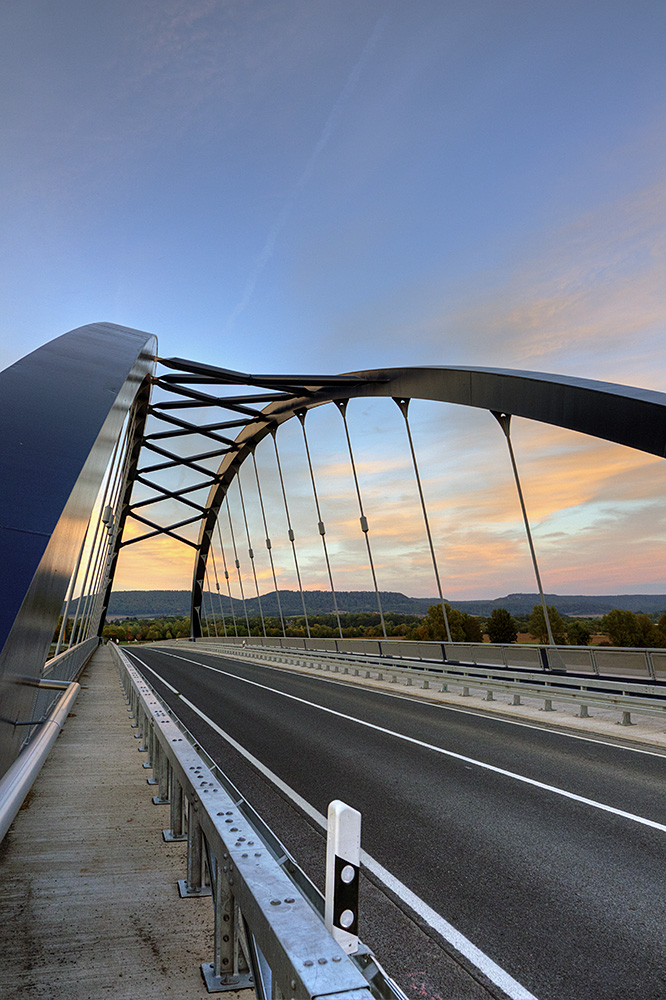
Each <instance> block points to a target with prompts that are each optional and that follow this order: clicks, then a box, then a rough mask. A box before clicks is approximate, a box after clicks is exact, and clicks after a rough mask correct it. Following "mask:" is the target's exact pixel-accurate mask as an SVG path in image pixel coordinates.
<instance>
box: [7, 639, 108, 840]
mask: <svg viewBox="0 0 666 1000" xmlns="http://www.w3.org/2000/svg"><path fill="white" fill-rule="evenodd" d="M98 645H99V639H97V638H94V639H88V640H87V641H86V642H82V643H81V644H80V645H78V646H73V647H72V649H68V650H66V651H65V652H64V653H61V654H60V655H59V656H56V657H54V658H53V659H52V660H48V661H47V663H46V664H45V666H44V670H43V673H42V677H41V679H40V680H37V681H35V680H32V679H25V680H21V678H17V683H24V684H27V685H29V686H30V687H34V688H36V689H37V697H36V698H35V704H34V708H33V716H34V718H33V719H32V720H31V721H30V722H28V723H27V724H26V725H27V727H28V733H27V734H26V738H25V740H24V741H23V747H22V749H21V752H20V753H19V755H18V757H17V758H16V760H15V761H14V763H13V764H11V766H10V767H9V768H8V770H7V771H6V772H5V774H4V775H3V776H2V779H1V780H0V841H1V840H2V839H3V837H4V836H5V834H6V833H7V831H8V830H9V827H10V826H11V825H12V823H13V822H14V819H15V817H16V814H17V813H18V811H19V809H20V808H21V805H22V804H23V801H24V799H25V797H26V795H27V794H28V792H29V791H30V789H31V788H32V786H33V784H34V781H35V779H36V777H37V775H38V774H39V772H40V770H41V767H42V765H43V763H44V761H45V760H46V758H47V756H48V753H49V750H50V749H51V747H52V746H53V744H54V743H55V741H56V738H57V737H58V735H59V734H60V732H61V730H62V727H63V726H64V724H65V720H66V718H67V716H68V715H69V712H70V710H71V707H72V705H73V704H74V702H75V701H76V697H77V695H78V693H79V691H80V690H81V687H80V685H79V684H77V683H76V681H75V680H74V678H77V677H78V676H79V675H80V673H81V671H82V670H83V668H84V667H85V665H86V663H87V662H88V660H89V659H90V657H91V656H92V654H93V653H94V651H95V649H96V648H97V646H98Z"/></svg>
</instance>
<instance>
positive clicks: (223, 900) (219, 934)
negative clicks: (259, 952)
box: [201, 858, 254, 993]
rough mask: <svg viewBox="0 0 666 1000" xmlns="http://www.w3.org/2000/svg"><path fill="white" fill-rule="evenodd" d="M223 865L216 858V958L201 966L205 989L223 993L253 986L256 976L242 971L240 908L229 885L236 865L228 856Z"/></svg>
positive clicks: (214, 955)
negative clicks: (239, 933)
mask: <svg viewBox="0 0 666 1000" xmlns="http://www.w3.org/2000/svg"><path fill="white" fill-rule="evenodd" d="M225 860H226V864H224V865H222V866H221V865H220V863H219V861H217V859H216V861H215V880H214V882H215V891H214V895H213V904H214V909H215V931H214V935H213V948H214V951H213V961H212V962H204V963H203V965H202V966H201V971H202V973H203V977H204V981H205V983H206V989H207V990H208V992H209V993H221V992H223V991H224V990H231V989H234V990H240V989H248V988H249V989H251V988H252V987H253V985H254V980H253V977H252V976H251V975H250V973H249V971H247V968H246V969H244V970H241V965H245V966H247V963H246V962H243V961H242V959H243V954H242V951H241V948H240V942H239V935H238V930H239V927H238V925H239V923H240V920H241V919H242V918H241V915H240V911H239V910H238V906H237V905H236V903H235V901H234V897H233V893H232V890H231V888H230V886H231V885H232V884H233V874H232V873H233V865H232V864H231V862H230V861H229V860H228V858H227V859H225Z"/></svg>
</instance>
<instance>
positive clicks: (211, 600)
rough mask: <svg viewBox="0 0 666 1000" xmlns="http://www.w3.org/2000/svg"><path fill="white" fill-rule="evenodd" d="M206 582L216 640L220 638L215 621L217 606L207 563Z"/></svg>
mask: <svg viewBox="0 0 666 1000" xmlns="http://www.w3.org/2000/svg"><path fill="white" fill-rule="evenodd" d="M204 580H205V582H206V586H207V587H208V603H209V604H210V613H211V615H212V616H213V630H214V632H215V638H216V639H219V636H218V634H217V622H216V621H215V606H214V604H213V594H212V591H211V589H210V577H209V576H208V563H206V565H205V566H204ZM201 603H202V604H203V594H202V595H201ZM205 614H206V612H205V610H204V615H205ZM206 620H208V619H206ZM208 637H209V638H210V625H209V626H208Z"/></svg>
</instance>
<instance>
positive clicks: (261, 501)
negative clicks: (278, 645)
mask: <svg viewBox="0 0 666 1000" xmlns="http://www.w3.org/2000/svg"><path fill="white" fill-rule="evenodd" d="M254 451H255V450H254V448H253V449H252V464H253V465H254V478H255V479H256V480H257V492H258V494H259V504H260V506H261V516H262V518H263V522H264V531H265V532H266V549H267V550H268V558H269V560H270V564H271V573H272V574H273V586H274V587H275V598H276V600H277V606H278V614H279V615H280V624H281V626H282V635H283V636H285V637H286V635H287V632H286V630H285V627H284V615H283V614H282V602H281V601H280V592H279V590H278V585H277V577H276V575H275V563H274V562H273V546H272V545H271V540H270V537H269V534H268V524H267V522H266V510H265V508H264V498H263V496H262V493H261V483H260V482H259V469H258V468H257V458H256V455H255V453H254Z"/></svg>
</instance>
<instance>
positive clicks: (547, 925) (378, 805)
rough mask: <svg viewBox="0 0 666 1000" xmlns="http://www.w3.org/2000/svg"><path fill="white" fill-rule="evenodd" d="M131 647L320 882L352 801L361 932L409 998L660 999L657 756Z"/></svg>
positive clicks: (665, 837) (663, 918)
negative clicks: (333, 817)
mask: <svg viewBox="0 0 666 1000" xmlns="http://www.w3.org/2000/svg"><path fill="white" fill-rule="evenodd" d="M132 659H133V661H134V662H135V665H136V666H138V667H140V669H142V672H143V673H144V675H145V677H146V679H147V680H148V681H149V682H150V683H151V684H152V685H153V686H154V687H155V688H156V690H157V691H158V693H159V694H161V695H162V696H163V697H164V698H165V699H166V701H167V702H169V703H170V704H171V705H172V706H173V707H174V709H175V711H176V713H177V714H178V715H179V716H180V717H181V718H182V720H183V722H184V723H185V724H186V725H187V726H188V728H189V729H190V730H191V731H192V732H193V733H194V734H195V736H196V737H197V739H199V740H200V742H201V743H202V745H203V746H204V747H205V748H206V749H207V750H208V752H209V753H210V754H211V756H213V757H214V759H215V760H216V761H217V762H218V763H219V764H220V765H221V767H222V769H223V770H224V771H225V772H226V773H227V774H228V776H229V777H230V778H231V780H232V781H234V782H235V784H236V785H237V786H238V787H239V789H240V791H241V792H242V793H243V794H244V795H245V797H246V798H247V799H248V800H249V801H250V802H251V803H252V804H253V805H254V806H255V808H256V809H257V810H258V811H259V813H260V814H261V815H262V816H263V818H264V819H265V820H266V821H267V822H268V823H269V825H270V826H272V828H273V829H274V831H275V832H276V833H277V835H278V836H279V837H280V838H281V840H282V841H283V843H284V844H285V846H286V847H287V849H288V850H289V851H290V853H292V854H293V855H294V857H295V858H296V860H297V862H298V863H299V864H300V865H301V866H302V867H303V868H304V869H305V870H306V872H307V873H308V874H309V875H310V877H311V878H313V880H314V881H315V882H316V883H317V884H318V885H319V887H320V888H323V871H324V832H323V830H322V827H321V819H320V817H321V815H322V814H323V815H324V816H325V815H326V811H327V807H328V803H329V802H330V801H331V800H332V799H336V798H339V799H342V800H344V801H345V802H348V803H349V804H350V805H352V806H354V807H355V808H356V809H358V810H360V812H361V813H362V816H363V828H362V847H363V849H364V852H365V854H364V865H363V872H364V876H365V877H364V880H363V883H362V886H361V912H360V934H361V937H362V938H363V939H364V940H365V941H366V943H368V944H369V945H370V946H371V947H372V948H373V949H374V950H375V952H376V953H377V955H378V957H379V958H380V960H381V961H382V962H383V964H384V965H385V967H386V968H387V971H388V972H389V973H391V974H392V975H393V976H394V977H395V978H396V980H397V981H398V982H399V983H400V985H401V986H402V988H403V989H404V990H405V992H407V993H408V995H410V996H412V997H421V998H426V997H432V998H440V1000H477V998H478V1000H481V998H485V997H506V996H510V997H513V998H516V1000H519V998H520V1000H528V998H530V997H536V998H538V1000H664V998H666V948H665V946H664V927H665V926H666V865H665V863H664V857H665V854H664V847H665V846H666V807H665V800H664V776H665V774H666V758H665V757H664V756H663V755H662V754H660V753H659V752H656V751H655V752H654V753H652V752H650V751H649V750H648V751H646V750H642V751H641V750H638V749H635V748H631V747H629V746H622V745H619V744H618V745H615V744H612V743H608V742H605V743H604V742H601V741H598V740H595V739H593V738H592V737H591V738H590V739H586V738H581V737H580V736H579V737H577V738H576V737H574V736H570V735H567V734H565V733H561V732H560V733H557V732H551V731H549V730H548V729H539V728H534V727H533V726H526V725H521V724H519V723H518V722H512V721H510V720H506V719H498V718H493V717H490V716H488V717H486V716H483V715H482V714H479V713H478V712H467V711H462V710H455V709H451V708H447V707H442V706H436V705H430V704H428V703H427V702H424V701H421V700H416V699H410V698H409V697H406V696H396V695H391V694H385V693H379V692H376V691H366V690H363V689H362V688H360V687H359V686H357V685H351V684H345V683H344V682H341V681H338V680H331V679H324V678H320V677H310V676H306V675H302V674H297V673H294V672H290V671H285V670H280V669H278V668H275V667H267V666H265V665H259V664H251V663H247V662H239V661H236V660H232V659H227V658H224V657H221V656H219V655H213V654H207V653H203V652H200V651H198V650H197V649H196V647H194V646H192V647H188V648H186V649H183V648H182V647H180V648H179V649H178V650H173V651H170V652H169V653H167V652H166V651H158V650H156V649H151V648H149V647H142V648H141V649H140V650H137V651H136V653H134V651H132ZM174 689H175V691H176V692H178V694H176V693H175V692H174Z"/></svg>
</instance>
